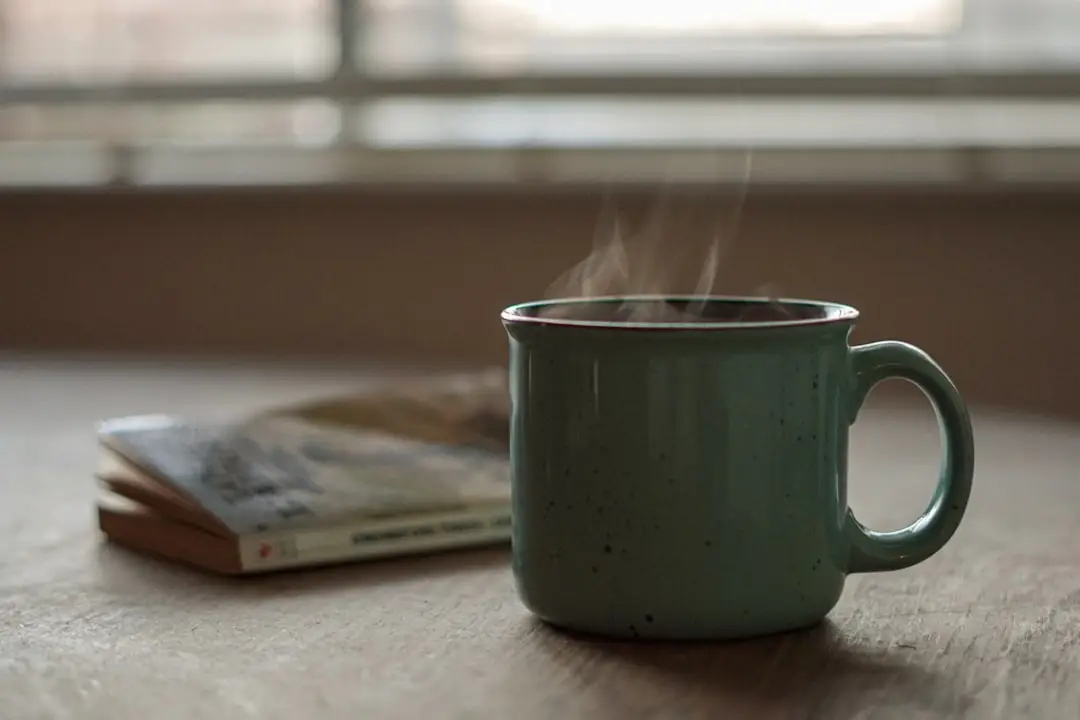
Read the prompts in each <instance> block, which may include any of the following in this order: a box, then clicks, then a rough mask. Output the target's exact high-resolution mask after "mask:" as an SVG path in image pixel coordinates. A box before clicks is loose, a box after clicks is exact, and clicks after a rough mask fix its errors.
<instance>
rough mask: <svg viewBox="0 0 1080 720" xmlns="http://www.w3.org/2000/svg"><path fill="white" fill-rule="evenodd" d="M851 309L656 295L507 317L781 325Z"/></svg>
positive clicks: (553, 306) (553, 305) (586, 301)
mask: <svg viewBox="0 0 1080 720" xmlns="http://www.w3.org/2000/svg"><path fill="white" fill-rule="evenodd" d="M849 313H850V314H853V313H854V311H853V310H851V308H846V307H844V306H841V305H831V304H828V303H815V302H810V301H798V300H773V299H767V298H723V297H655V298H633V297H630V298H620V297H607V298H580V299H566V300H551V301H547V302H539V303H528V304H526V305H521V306H518V307H516V308H511V310H510V311H509V312H508V319H511V320H512V319H513V318H515V317H517V318H521V319H527V318H531V319H536V320H543V319H551V320H562V321H570V322H573V321H575V320H577V321H583V322H591V323H597V322H599V323H613V324H631V323H633V324H650V323H656V324H664V323H702V324H739V323H783V322H800V321H804V322H805V321H815V320H816V321H824V320H832V319H841V318H842V317H845V316H847V315H848V314H849Z"/></svg>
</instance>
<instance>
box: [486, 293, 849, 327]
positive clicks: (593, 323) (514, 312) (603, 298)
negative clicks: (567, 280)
mask: <svg viewBox="0 0 1080 720" xmlns="http://www.w3.org/2000/svg"><path fill="white" fill-rule="evenodd" d="M619 301H623V302H626V301H631V302H640V301H646V302H656V301H665V302H673V301H674V302H686V303H693V302H704V303H737V304H741V305H757V306H761V305H770V304H777V303H779V304H780V305H782V306H790V307H798V308H802V309H807V308H815V309H817V310H820V311H822V312H821V316H820V317H796V318H786V319H783V320H754V321H738V320H734V321H733V320H718V321H715V322H671V321H661V322H649V321H632V322H620V321H615V320H578V319H567V318H557V317H542V316H538V315H533V314H530V311H535V310H537V309H540V308H548V307H557V306H560V305H568V304H571V303H583V304H595V303H609V302H619ZM499 316H500V318H501V319H502V322H503V324H505V325H540V326H552V327H568V328H570V327H576V328H593V329H606V330H661V331H664V330H750V329H769V328H772V329H778V328H796V327H812V326H821V325H837V324H852V323H854V322H855V320H857V319H858V317H859V311H858V310H857V309H855V308H854V307H852V306H850V305H845V304H843V303H837V302H830V301H825V300H810V299H805V298H770V297H764V296H757V295H682V294H672V295H665V294H647V295H633V294H630V295H594V296H579V297H559V298H549V299H546V300H530V301H527V302H522V303H515V304H513V305H510V306H509V307H507V308H505V309H504V310H503V311H502V312H501V313H500V314H499Z"/></svg>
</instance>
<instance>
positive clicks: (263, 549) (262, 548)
mask: <svg viewBox="0 0 1080 720" xmlns="http://www.w3.org/2000/svg"><path fill="white" fill-rule="evenodd" d="M272 552H274V548H273V547H272V546H271V545H270V543H262V544H261V545H259V557H261V558H263V559H266V558H268V557H270V553H272Z"/></svg>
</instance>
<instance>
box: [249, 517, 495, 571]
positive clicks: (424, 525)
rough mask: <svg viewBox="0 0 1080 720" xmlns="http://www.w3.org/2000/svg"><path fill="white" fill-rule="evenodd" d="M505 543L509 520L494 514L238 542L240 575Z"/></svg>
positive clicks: (356, 527) (315, 531) (340, 529)
mask: <svg viewBox="0 0 1080 720" xmlns="http://www.w3.org/2000/svg"><path fill="white" fill-rule="evenodd" d="M509 539H510V515H509V514H508V513H507V511H506V509H505V508H501V509H500V510H499V511H497V512H488V513H481V512H477V513H475V514H472V515H466V516H457V517H442V518H417V519H416V520H415V521H412V522H402V523H397V524H395V525H394V526H391V527H382V528H379V527H371V525H370V523H358V524H357V525H355V526H353V527H338V528H333V529H327V530H307V531H297V532H294V533H289V534H276V535H275V536H273V537H259V536H251V537H242V538H240V561H241V564H242V566H243V571H244V572H265V571H269V570H283V569H286V568H293V567H304V566H307V565H318V564H326V563H334V562H346V561H354V560H365V559H376V558H384V557H392V556H398V555H408V554H416V553H425V552H434V551H438V550H450V549H454V548H464V547H470V546H480V545H493V544H498V543H502V542H506V541H508V540H509Z"/></svg>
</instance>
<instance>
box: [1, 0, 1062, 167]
mask: <svg viewBox="0 0 1080 720" xmlns="http://www.w3.org/2000/svg"><path fill="white" fill-rule="evenodd" d="M1078 70H1080V0H967V2H963V0H876V2H865V1H863V0H822V1H821V2H815V3H808V2H802V1H800V0H757V2H755V3H735V2H727V1H725V0H664V2H662V3H637V2H631V3H627V2H619V1H618V0H355V1H352V0H230V1H229V2H218V1H217V0H185V2H175V1H173V0H0V82H2V85H0V183H7V184H14V185H26V184H31V185H33V184H55V183H64V184H80V185H82V184H94V183H103V182H116V183H126V184H134V185H154V184H192V183H196V184H202V183H206V184H257V183H285V184H293V183H339V182H358V181H373V182H393V181H409V182H415V181H434V182H439V181H443V180H453V181H455V182H462V181H468V180H474V181H478V182H523V181H524V182H530V181H551V182H559V181H570V182H572V181H590V182H591V181H612V180H630V181H654V180H662V179H665V178H675V179H680V178H682V179H689V180H713V179H717V178H719V179H723V178H724V177H725V174H726V173H732V176H733V177H734V176H736V175H739V174H741V173H742V171H743V167H744V162H743V161H742V160H739V159H738V158H741V157H743V156H745V153H746V152H747V150H748V149H749V150H752V151H753V153H754V157H755V160H754V173H755V180H758V181H763V182H767V181H770V180H775V181H779V182H786V181H790V182H817V181H826V182H832V181H855V182H866V181H873V180H880V181H885V182H894V181H909V180H910V181H918V182H926V181H930V182H955V181H965V180H970V179H973V178H974V179H978V180H980V181H986V180H1018V181H1019V180H1028V181H1032V180H1033V181H1047V180H1049V181H1054V180H1066V181H1072V180H1075V179H1078V178H1080V162H1078V160H1080V98H1078V97H1077V94H1078V92H1080V73H1078V72H1077V71H1078Z"/></svg>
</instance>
